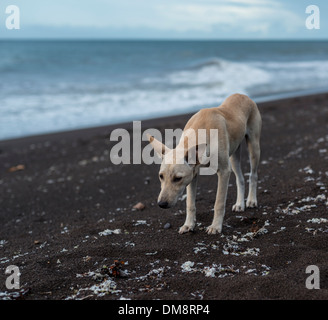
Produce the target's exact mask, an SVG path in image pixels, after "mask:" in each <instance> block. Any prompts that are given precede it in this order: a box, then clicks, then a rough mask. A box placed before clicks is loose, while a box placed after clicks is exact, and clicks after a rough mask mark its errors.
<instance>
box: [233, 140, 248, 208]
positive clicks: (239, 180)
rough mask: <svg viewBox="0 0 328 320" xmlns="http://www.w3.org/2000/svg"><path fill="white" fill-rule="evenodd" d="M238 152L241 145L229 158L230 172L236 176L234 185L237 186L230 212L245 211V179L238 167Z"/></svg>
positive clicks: (239, 166)
mask: <svg viewBox="0 0 328 320" xmlns="http://www.w3.org/2000/svg"><path fill="white" fill-rule="evenodd" d="M240 150H241V144H240V145H239V147H238V148H237V150H236V151H235V153H234V154H233V155H232V156H231V157H230V162H231V167H232V171H233V172H234V174H235V176H236V185H237V201H236V203H235V204H234V205H233V207H232V211H236V212H240V211H244V210H245V199H244V197H245V179H244V176H243V172H242V171H241V165H240V153H241V152H240Z"/></svg>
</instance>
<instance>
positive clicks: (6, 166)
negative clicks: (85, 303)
mask: <svg viewBox="0 0 328 320" xmlns="http://www.w3.org/2000/svg"><path fill="white" fill-rule="evenodd" d="M259 109H260V111H261V114H262V118H263V130H262V139H261V147H262V156H261V165H260V168H259V185H258V186H259V189H258V202H259V207H258V208H257V209H247V210H246V211H245V212H241V213H232V212H231V207H232V205H233V204H234V202H235V198H236V188H235V179H234V175H233V174H232V175H231V181H230V183H231V185H230V187H229V191H228V198H227V206H226V208H227V211H226V216H225V220H224V226H223V233H222V235H207V234H206V232H205V228H206V227H207V226H208V225H209V224H210V223H211V219H212V217H213V210H212V209H213V205H214V200H215V192H216V186H217V178H216V176H202V177H201V178H200V179H199V184H198V190H197V191H198V195H197V221H198V225H197V228H196V230H195V231H194V232H192V233H188V234H184V235H179V234H178V228H179V227H180V226H181V225H182V224H183V222H184V219H185V201H179V202H178V204H177V206H176V207H175V208H172V209H168V210H162V209H160V208H159V207H158V206H157V204H156V200H157V196H158V193H159V190H160V184H159V181H158V168H159V167H158V166H157V165H151V166H149V165H144V164H141V165H119V166H115V165H113V164H112V163H111V161H110V159H109V153H110V149H111V147H112V146H113V145H114V144H115V143H116V142H110V141H109V136H110V132H111V130H113V129H114V128H115V127H125V128H128V129H129V130H131V128H132V125H131V123H130V124H125V125H123V126H121V125H117V126H108V127H101V128H93V129H86V130H78V131H73V132H63V133H56V134H51V135H44V136H36V137H27V138H22V139H17V140H11V141H1V142H0V191H1V197H0V226H1V227H0V299H27V300H33V299H34V300H35V299H52V300H59V299H113V300H117V299H122V298H125V299H133V300H135V299H136V300H139V299H147V300H148V299H174V300H175V299H184V300H191V299H208V300H210V299H327V298H328V251H327V246H328V94H320V95H311V96H305V97H297V98H290V99H284V100H279V101H272V102H266V103H261V104H259ZM189 117H190V115H182V116H176V117H169V118H162V119H154V120H147V121H143V122H142V126H143V127H142V129H143V130H144V129H147V128H150V127H153V128H158V129H160V130H162V131H163V130H164V129H165V128H183V126H184V124H185V122H186V121H187V119H188V118H189ZM136 120H137V119H136ZM242 164H243V172H244V173H245V174H247V172H248V171H249V164H248V162H247V154H246V147H245V145H244V148H243V162H242ZM246 178H247V175H246ZM246 191H247V189H246ZM138 202H142V203H143V204H144V205H145V208H144V209H143V210H133V206H134V205H135V204H137V203H138ZM114 260H118V261H119V262H118V265H119V267H117V266H116V267H115V268H116V271H118V273H119V274H116V277H115V274H113V270H114V271H115V268H113V269H111V266H113V264H114ZM121 261H124V265H123V264H122V263H121ZM9 265H16V266H18V267H19V269H20V273H21V276H20V290H18V289H17V290H9V289H7V288H6V287H5V280H6V277H7V275H5V269H6V267H8V266H9ZM309 265H316V266H317V267H318V268H319V270H320V289H318V290H315V289H312V290H311V289H308V288H306V279H307V277H309V276H310V274H307V273H306V268H307V266H309ZM120 268H121V269H120ZM114 273H115V272H114Z"/></svg>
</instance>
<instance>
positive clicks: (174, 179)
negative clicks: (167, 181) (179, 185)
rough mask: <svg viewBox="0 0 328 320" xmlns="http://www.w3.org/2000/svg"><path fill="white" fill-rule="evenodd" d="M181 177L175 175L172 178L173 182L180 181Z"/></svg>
mask: <svg viewBox="0 0 328 320" xmlns="http://www.w3.org/2000/svg"><path fill="white" fill-rule="evenodd" d="M181 179H182V177H175V178H173V182H179V181H181Z"/></svg>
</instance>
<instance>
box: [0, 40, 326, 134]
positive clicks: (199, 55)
mask: <svg viewBox="0 0 328 320" xmlns="http://www.w3.org/2000/svg"><path fill="white" fill-rule="evenodd" d="M327 88H328V42H327V41H316V42H315V41H313V42H306V41H109V40H108V41H0V140H4V139H10V138H18V137H24V136H29V135H35V134H43V133H50V132H58V131H65V130H73V129H79V128H86V127H93V126H100V125H107V124H114V123H120V122H125V121H132V120H144V119H147V118H155V117H159V116H165V115H173V114H181V113H185V112H193V111H196V110H198V109H200V108H204V107H211V106H217V105H219V104H220V103H221V102H222V101H223V99H224V98H226V97H227V96H229V95H230V94H232V93H235V92H239V93H245V94H248V95H249V96H250V97H251V98H253V99H254V100H255V101H261V100H263V99H268V98H272V97H277V96H281V95H285V94H287V95H288V94H295V95H297V94H301V93H304V92H317V91H325V90H327Z"/></svg>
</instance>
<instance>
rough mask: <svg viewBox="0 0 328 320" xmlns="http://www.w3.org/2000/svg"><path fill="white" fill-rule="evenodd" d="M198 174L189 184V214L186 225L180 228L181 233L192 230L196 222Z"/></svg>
mask: <svg viewBox="0 0 328 320" xmlns="http://www.w3.org/2000/svg"><path fill="white" fill-rule="evenodd" d="M197 180H198V174H196V175H195V177H194V178H193V180H192V181H191V182H190V183H189V185H188V186H187V200H186V204H187V216H186V221H185V223H184V225H183V226H182V227H181V228H180V229H179V233H180V234H183V233H186V232H188V231H192V230H193V229H194V227H195V224H196V192H197Z"/></svg>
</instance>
